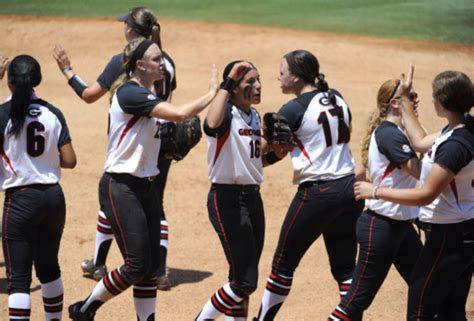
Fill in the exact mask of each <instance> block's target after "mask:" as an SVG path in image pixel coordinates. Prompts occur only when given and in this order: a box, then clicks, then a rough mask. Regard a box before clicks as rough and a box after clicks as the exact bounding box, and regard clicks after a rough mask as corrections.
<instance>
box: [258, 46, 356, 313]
mask: <svg viewBox="0 0 474 321" xmlns="http://www.w3.org/2000/svg"><path fill="white" fill-rule="evenodd" d="M279 80H280V84H281V90H282V92H283V93H285V94H294V95H296V99H293V100H291V101H289V102H288V103H286V104H285V105H283V107H282V108H281V109H280V111H279V112H278V113H279V114H280V115H282V116H284V117H285V118H286V119H287V120H288V123H289V125H290V127H291V129H292V130H293V133H294V136H295V140H296V142H297V145H298V146H297V147H296V148H295V149H294V150H293V151H292V152H291V159H292V163H293V172H294V178H293V182H294V183H295V184H298V191H297V193H296V195H295V196H294V198H293V201H292V203H291V205H290V208H289V209H288V212H287V214H286V217H285V220H284V223H283V226H282V228H281V231H280V238H279V241H278V246H277V248H276V251H275V255H274V257H273V263H272V272H271V274H270V277H269V279H268V282H267V285H266V289H265V291H264V294H263V299H262V304H261V306H260V310H259V313H258V317H257V318H256V319H258V320H273V319H274V317H275V315H276V314H277V312H278V310H279V308H280V307H281V305H282V304H283V302H284V300H285V299H286V297H287V296H288V294H289V292H290V289H291V284H292V281H293V273H294V271H295V269H296V267H297V266H298V264H299V262H300V260H301V258H302V257H303V255H304V253H305V252H306V251H307V250H308V248H309V247H310V246H311V244H312V243H313V242H314V241H315V240H316V239H317V238H318V237H319V236H320V235H321V234H322V235H323V237H324V241H325V245H326V250H327V252H328V255H329V262H330V265H331V272H332V274H333V276H334V278H335V279H336V280H337V282H338V283H339V287H340V293H341V296H342V295H344V291H345V290H346V289H347V288H348V287H349V285H350V282H351V277H352V272H353V270H354V266H355V255H356V251H357V243H356V236H355V224H356V221H357V218H358V217H359V214H360V212H361V211H362V208H363V206H364V203H363V202H361V201H356V200H355V198H354V193H353V189H352V185H353V184H354V170H355V165H354V160H353V158H352V154H351V151H350V149H349V145H348V142H349V139H350V121H351V116H350V112H349V108H348V106H347V104H346V102H345V101H344V99H343V98H342V96H341V95H340V94H339V93H338V92H337V91H335V90H333V89H329V87H328V84H327V83H326V81H325V80H324V76H323V75H322V74H320V73H319V63H318V60H317V59H316V57H315V56H314V55H313V54H311V53H310V52H308V51H305V50H295V51H292V52H290V53H288V54H286V55H285V56H284V57H283V59H282V61H281V65H280V77H279ZM316 81H317V82H316Z"/></svg>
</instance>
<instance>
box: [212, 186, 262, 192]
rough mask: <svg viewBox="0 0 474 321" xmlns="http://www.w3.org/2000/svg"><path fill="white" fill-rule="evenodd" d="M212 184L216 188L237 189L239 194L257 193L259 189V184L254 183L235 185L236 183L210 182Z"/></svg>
mask: <svg viewBox="0 0 474 321" xmlns="http://www.w3.org/2000/svg"><path fill="white" fill-rule="evenodd" d="M212 186H214V187H216V188H222V189H228V190H232V191H235V190H237V191H239V192H240V193H241V194H251V193H257V192H258V191H260V186H259V185H255V184H249V185H237V184H218V183H212Z"/></svg>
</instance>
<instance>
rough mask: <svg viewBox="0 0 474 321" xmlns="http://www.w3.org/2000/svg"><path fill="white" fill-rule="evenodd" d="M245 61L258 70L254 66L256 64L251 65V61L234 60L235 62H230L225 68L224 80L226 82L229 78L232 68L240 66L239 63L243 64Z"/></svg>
mask: <svg viewBox="0 0 474 321" xmlns="http://www.w3.org/2000/svg"><path fill="white" fill-rule="evenodd" d="M243 61H245V62H247V63H248V64H250V65H251V66H252V67H253V68H254V69H256V68H255V66H254V64H253V63H251V62H250V61H246V60H234V61H232V62H229V63H228V64H227V66H225V68H224V72H223V73H222V80H225V79H226V78H227V77H229V73H230V71H231V70H232V68H233V67H234V65H235V64H238V63H239V62H243ZM244 75H245V74H244Z"/></svg>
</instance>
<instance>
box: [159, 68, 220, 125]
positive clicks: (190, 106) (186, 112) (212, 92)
mask: <svg viewBox="0 0 474 321" xmlns="http://www.w3.org/2000/svg"><path fill="white" fill-rule="evenodd" d="M217 88H218V85H217V70H216V66H215V65H213V66H212V71H211V79H210V82H209V90H208V92H207V93H206V94H204V95H203V96H201V97H199V98H197V99H195V100H192V101H190V102H187V103H184V104H181V105H174V104H171V103H169V102H165V101H163V102H160V103H159V104H158V105H156V107H155V108H153V110H152V111H151V113H150V116H152V117H156V118H162V119H166V120H170V121H183V120H185V119H188V118H190V117H192V116H194V115H197V114H199V113H200V112H201V111H202V110H203V109H204V108H206V107H207V105H209V103H210V102H211V101H212V100H213V99H214V97H215V96H216V93H217Z"/></svg>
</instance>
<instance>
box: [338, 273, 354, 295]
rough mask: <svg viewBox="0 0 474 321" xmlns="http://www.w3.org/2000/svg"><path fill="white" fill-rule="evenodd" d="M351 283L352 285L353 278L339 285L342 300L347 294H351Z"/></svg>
mask: <svg viewBox="0 0 474 321" xmlns="http://www.w3.org/2000/svg"><path fill="white" fill-rule="evenodd" d="M351 283H352V278H350V279H348V280H345V281H342V282H340V283H339V284H338V285H339V297H340V299H341V300H342V299H343V298H344V297H345V296H346V294H347V292H349V288H350V287H351Z"/></svg>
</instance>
